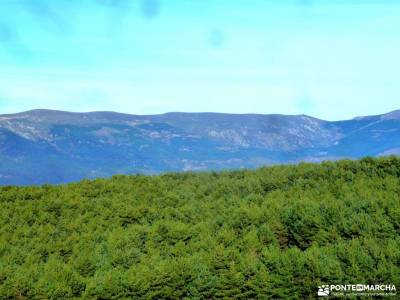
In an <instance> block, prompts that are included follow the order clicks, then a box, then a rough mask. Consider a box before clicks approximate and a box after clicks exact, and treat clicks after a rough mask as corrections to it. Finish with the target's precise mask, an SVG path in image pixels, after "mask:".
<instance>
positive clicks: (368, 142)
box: [0, 109, 400, 185]
mask: <svg viewBox="0 0 400 300" xmlns="http://www.w3.org/2000/svg"><path fill="white" fill-rule="evenodd" d="M399 154H400V110H397V111H393V112H390V113H387V114H383V115H376V116H366V117H357V118H354V119H351V120H345V121H333V122H330V121H324V120H320V119H317V118H313V117H310V116H306V115H277V114H274V115H261V114H222V113H166V114H161V115H129V114H121V113H115V112H90V113H71V112H63V111H54V110H42V109H40V110H32V111H27V112H22V113H17V114H7V115H6V114H4V115H0V184H1V185H9V184H10V185H11V184H18V185H27V184H45V183H51V184H58V183H67V182H71V181H77V180H80V179H84V178H96V177H108V176H112V175H114V174H134V173H143V174H157V173H160V172H170V171H203V170H222V169H234V168H255V167H259V166H263V165H272V164H286V163H298V162H301V161H312V162H318V161H323V160H337V159H342V158H350V159H353V158H360V157H363V156H383V155H399Z"/></svg>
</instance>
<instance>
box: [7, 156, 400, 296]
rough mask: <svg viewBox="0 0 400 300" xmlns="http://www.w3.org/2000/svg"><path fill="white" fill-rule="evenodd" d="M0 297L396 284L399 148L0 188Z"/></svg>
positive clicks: (262, 291) (266, 292) (241, 292)
mask: <svg viewBox="0 0 400 300" xmlns="http://www.w3.org/2000/svg"><path fill="white" fill-rule="evenodd" d="M0 223H1V225H0V298H1V299H14V298H19V299H23V298H27V299H65V298H88V299H117V298H132V299H184V298H188V299H215V298H228V299H229V298H237V299H252V298H259V299H304V298H310V297H312V298H314V297H315V296H316V292H317V286H318V285H319V284H350V283H351V284H353V283H354V284H357V283H366V284H378V283H388V284H396V285H397V287H400V159H399V158H395V157H388V158H379V159H372V158H366V159H363V160H360V161H347V160H345V161H340V162H325V163H322V164H305V163H303V164H300V165H298V166H275V167H268V168H261V169H258V170H255V171H248V170H244V171H227V172H220V173H215V172H210V173H182V174H165V175H161V176H142V175H137V176H115V177H113V178H111V179H98V180H94V181H82V182H79V183H75V184H69V185H63V186H48V185H47V186H41V187H32V186H31V187H1V188H0Z"/></svg>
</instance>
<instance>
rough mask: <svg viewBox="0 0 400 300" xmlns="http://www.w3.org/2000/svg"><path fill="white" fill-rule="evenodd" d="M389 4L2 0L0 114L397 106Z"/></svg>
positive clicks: (394, 7) (324, 115) (337, 112)
mask: <svg viewBox="0 0 400 300" xmlns="http://www.w3.org/2000/svg"><path fill="white" fill-rule="evenodd" d="M399 72H400V1H397V0H393V1H390V0H387V1H385V0H362V1H361V0H279V1H278V0H235V1H232V0H176V1H172V0H83V1H78V0H57V1H54V0H0V114H3V113H15V112H21V111H26V110H30V109H37V108H45V109H57V110H67V111H76V112H86V111H117V112H124V113H131V114H158V113H165V112H177V111H180V112H225V113H259V114H270V113H281V114H306V115H311V116H314V117H318V118H321V119H325V120H342V119H349V118H353V117H355V116H362V115H374V114H382V113H386V112H390V111H393V110H396V109H400V82H399V80H400V79H399V78H400V76H399Z"/></svg>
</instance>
